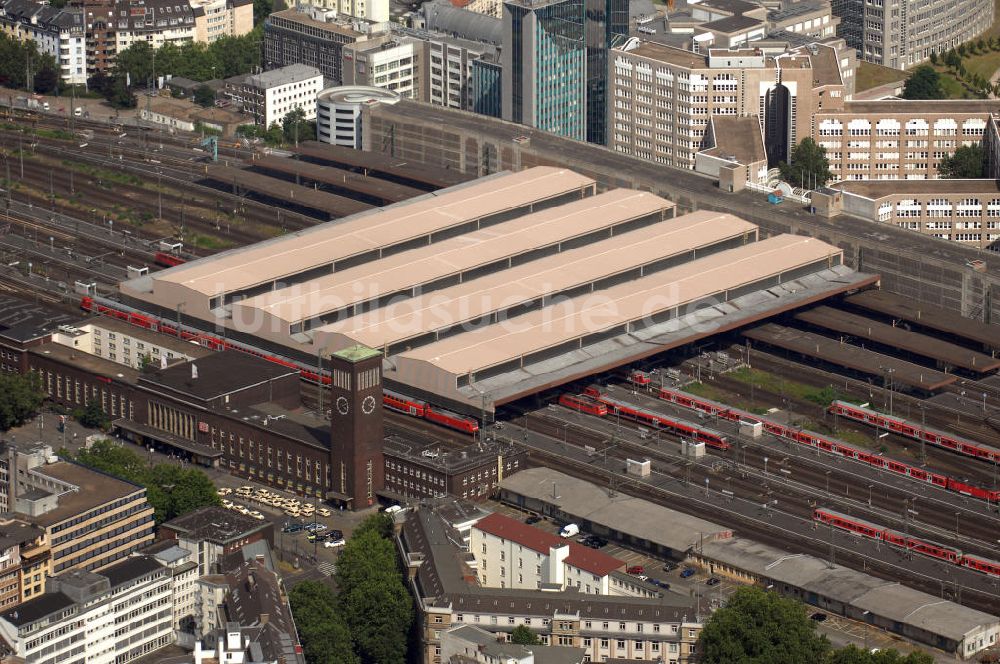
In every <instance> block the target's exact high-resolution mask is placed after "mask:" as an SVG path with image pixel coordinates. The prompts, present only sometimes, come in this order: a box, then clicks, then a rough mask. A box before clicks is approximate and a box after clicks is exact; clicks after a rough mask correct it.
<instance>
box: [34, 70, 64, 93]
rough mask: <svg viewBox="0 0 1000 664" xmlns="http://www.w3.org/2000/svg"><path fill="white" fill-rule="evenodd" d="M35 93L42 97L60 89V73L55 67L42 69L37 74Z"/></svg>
mask: <svg viewBox="0 0 1000 664" xmlns="http://www.w3.org/2000/svg"><path fill="white" fill-rule="evenodd" d="M34 84H35V92H37V93H38V94H41V95H48V94H52V93H53V92H56V91H57V90H58V89H59V72H58V71H56V68H55V67H49V66H46V67H42V68H41V69H39V70H38V73H37V74H35V80H34Z"/></svg>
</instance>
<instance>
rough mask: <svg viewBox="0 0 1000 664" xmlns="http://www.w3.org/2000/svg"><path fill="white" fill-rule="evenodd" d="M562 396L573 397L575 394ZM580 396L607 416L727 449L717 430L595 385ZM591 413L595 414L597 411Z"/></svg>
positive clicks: (723, 438) (570, 406)
mask: <svg viewBox="0 0 1000 664" xmlns="http://www.w3.org/2000/svg"><path fill="white" fill-rule="evenodd" d="M563 396H570V397H575V395H563ZM580 396H584V397H590V398H591V399H593V400H594V401H596V402H598V403H600V404H602V405H604V406H605V409H606V410H607V413H606V414H607V415H608V416H610V415H618V416H620V417H624V418H626V419H629V420H633V421H635V422H639V423H641V424H646V425H649V426H651V427H654V428H657V429H666V430H667V431H671V432H673V433H675V434H677V435H679V436H685V437H687V438H690V439H692V440H696V441H699V442H702V443H705V444H706V445H708V446H709V447H714V448H715V449H717V450H728V449H729V441H728V440H727V439H726V437H725V436H724V435H723V434H721V433H719V432H718V431H713V430H712V429H708V428H705V427H703V426H700V425H698V424H694V423H691V422H685V421H684V420H678V419H675V418H671V417H668V416H666V415H663V414H662V413H657V412H655V411H652V410H647V409H645V408H641V407H639V406H637V405H635V404H632V403H628V402H627V401H620V400H618V399H615V398H613V397H611V396H609V395H607V394H605V393H603V392H601V389H600V388H599V387H597V386H595V385H591V386H590V387H588V388H587V389H586V390H584V392H583V395H580ZM576 398H578V397H576ZM559 403H561V404H562V405H564V406H567V407H568V408H574V409H575V410H581V409H580V408H575V407H574V406H573V405H570V404H568V403H563V400H562V398H561V397H560V400H559ZM592 414H595V415H596V414H597V413H592Z"/></svg>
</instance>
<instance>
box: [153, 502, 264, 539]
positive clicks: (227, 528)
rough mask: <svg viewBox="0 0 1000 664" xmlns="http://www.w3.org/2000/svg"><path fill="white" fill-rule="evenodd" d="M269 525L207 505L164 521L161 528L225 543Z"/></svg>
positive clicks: (185, 535) (187, 535) (189, 537)
mask: <svg viewBox="0 0 1000 664" xmlns="http://www.w3.org/2000/svg"><path fill="white" fill-rule="evenodd" d="M268 526H270V523H268V522H261V521H258V520H257V519H254V518H253V517H250V516H246V515H243V514H240V513H239V512H234V511H232V510H227V509H226V508H225V507H218V506H208V507H201V508H199V509H196V510H195V511H193V512H189V513H187V514H184V515H182V516H179V517H177V518H175V519H171V520H170V521H167V522H166V523H164V524H163V525H162V526H161V528H167V529H169V530H172V531H174V532H176V533H178V534H180V535H182V536H183V537H185V538H186V539H191V540H197V541H207V542H214V543H217V544H226V543H229V542H232V541H233V540H237V539H240V538H243V537H246V536H248V535H250V534H252V533H255V532H257V531H259V530H262V529H264V528H267V527H268Z"/></svg>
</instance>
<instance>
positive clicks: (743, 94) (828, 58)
mask: <svg viewBox="0 0 1000 664" xmlns="http://www.w3.org/2000/svg"><path fill="white" fill-rule="evenodd" d="M840 67H841V63H840V62H839V60H838V54H837V51H836V49H835V48H833V47H831V46H826V45H819V44H813V45H810V46H807V47H802V48H798V49H794V50H792V51H789V52H787V53H780V54H777V55H768V54H767V53H765V52H764V51H763V50H761V49H757V48H742V49H736V50H732V49H711V50H709V52H708V54H707V55H699V54H697V53H692V52H690V51H686V50H683V49H679V48H674V47H671V46H665V45H662V44H657V43H652V42H642V41H640V40H638V39H633V40H630V41H629V42H628V43H627V44H626V45H625V46H623V47H622V48H618V49H614V50H613V51H612V55H611V62H610V64H609V72H608V79H609V84H610V86H611V94H610V100H611V103H610V104H609V105H608V125H609V128H610V129H611V131H609V139H610V140H609V143H608V146H609V147H610V148H612V149H613V150H616V151H618V152H624V153H626V154H631V155H634V156H637V157H640V158H642V159H647V160H649V161H655V162H656V163H660V164H664V165H667V166H676V167H680V168H694V167H695V155H696V154H697V153H698V152H699V151H701V150H703V149H705V148H709V147H712V144H711V143H710V141H707V140H706V135H708V134H709V128H708V125H709V120H710V118H712V117H713V116H735V117H746V116H751V115H753V116H757V118H758V121H759V123H760V126H761V131H762V133H763V137H764V138H763V140H764V145H765V149H766V152H767V162H768V165H769V166H771V167H774V166H776V165H777V164H778V163H779V162H781V161H787V160H788V159H789V156H790V154H791V149H792V147H794V146H795V144H796V143H797V142H798V141H799V140H800V139H801V138H804V137H805V136H808V135H809V134H808V133H803V131H806V132H807V131H808V129H807V128H808V127H810V122H811V119H812V117H813V114H814V113H816V112H818V111H819V110H821V109H822V110H827V109H831V110H835V109H840V108H843V104H844V84H843V78H842V77H841V74H840Z"/></svg>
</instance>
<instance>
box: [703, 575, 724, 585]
mask: <svg viewBox="0 0 1000 664" xmlns="http://www.w3.org/2000/svg"><path fill="white" fill-rule="evenodd" d="M720 583H722V582H721V581H719V580H718V579H717V578H715V577H714V576H713V577H712V578H710V579H709V580H708V581H706V582H705V585H707V586H717V585H719V584H720Z"/></svg>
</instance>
